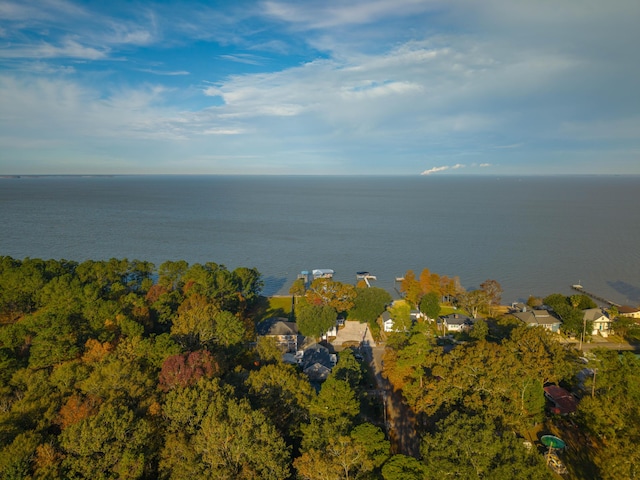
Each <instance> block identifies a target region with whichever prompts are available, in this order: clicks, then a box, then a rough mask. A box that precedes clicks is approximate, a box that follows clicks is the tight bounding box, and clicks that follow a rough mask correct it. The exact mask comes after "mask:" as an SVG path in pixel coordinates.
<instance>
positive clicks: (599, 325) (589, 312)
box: [583, 308, 612, 338]
mask: <svg viewBox="0 0 640 480" xmlns="http://www.w3.org/2000/svg"><path fill="white" fill-rule="evenodd" d="M583 315H584V316H583V319H584V321H585V322H593V330H592V333H591V334H592V335H598V334H600V336H602V337H605V338H606V337H607V336H608V335H609V333H611V323H612V321H611V319H610V318H609V316H608V315H607V313H606V312H604V311H603V310H602V309H601V308H588V309H586V310H583Z"/></svg>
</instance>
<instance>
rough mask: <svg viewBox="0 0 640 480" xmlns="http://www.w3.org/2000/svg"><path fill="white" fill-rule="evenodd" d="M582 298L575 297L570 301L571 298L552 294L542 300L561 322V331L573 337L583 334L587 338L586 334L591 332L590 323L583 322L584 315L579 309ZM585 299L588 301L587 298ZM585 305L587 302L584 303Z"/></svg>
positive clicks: (580, 296) (579, 296)
mask: <svg viewBox="0 0 640 480" xmlns="http://www.w3.org/2000/svg"><path fill="white" fill-rule="evenodd" d="M582 297H584V295H575V296H574V298H573V301H572V300H571V297H566V296H564V295H561V294H559V293H554V294H551V295H549V296H547V297H545V298H544V300H543V301H544V304H545V305H548V306H549V307H551V309H552V310H553V311H554V312H555V313H556V314H557V315H558V316H559V317H560V319H561V320H562V326H561V329H562V331H563V332H565V333H568V334H569V335H572V336H575V337H580V336H582V335H583V333H584V332H587V336H588V332H591V331H592V322H590V321H587V322H585V321H584V314H583V312H582V310H581V309H580V308H579V307H580V305H581V304H582V302H583V301H584V299H583V298H582ZM586 298H587V299H588V300H590V299H589V297H586ZM585 304H588V302H586V301H585ZM574 305H575V306H574Z"/></svg>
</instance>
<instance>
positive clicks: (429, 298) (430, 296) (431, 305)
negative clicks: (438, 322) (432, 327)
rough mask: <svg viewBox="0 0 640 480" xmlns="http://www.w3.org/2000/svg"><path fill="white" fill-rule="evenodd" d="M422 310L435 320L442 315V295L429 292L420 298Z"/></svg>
mask: <svg viewBox="0 0 640 480" xmlns="http://www.w3.org/2000/svg"><path fill="white" fill-rule="evenodd" d="M420 311H421V312H422V313H424V314H425V315H426V316H427V317H428V318H430V319H432V320H435V319H436V318H438V316H440V296H439V295H438V294H437V293H435V292H429V293H427V294H425V295H424V296H423V297H422V298H421V299H420Z"/></svg>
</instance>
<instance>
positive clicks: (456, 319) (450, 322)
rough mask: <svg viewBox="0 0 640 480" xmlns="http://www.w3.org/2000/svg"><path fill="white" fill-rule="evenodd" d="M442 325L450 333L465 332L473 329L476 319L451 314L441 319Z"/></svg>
mask: <svg viewBox="0 0 640 480" xmlns="http://www.w3.org/2000/svg"><path fill="white" fill-rule="evenodd" d="M440 321H441V324H442V325H443V326H444V328H445V329H446V330H447V331H448V332H464V331H467V330H469V329H471V327H473V324H474V319H473V318H471V317H468V316H466V315H463V314H461V313H451V314H449V315H445V316H441V317H440Z"/></svg>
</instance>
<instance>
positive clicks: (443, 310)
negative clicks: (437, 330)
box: [440, 305, 469, 316]
mask: <svg viewBox="0 0 640 480" xmlns="http://www.w3.org/2000/svg"><path fill="white" fill-rule="evenodd" d="M452 313H460V314H462V315H469V314H468V313H467V312H466V311H465V310H462V309H461V308H455V307H452V306H451V305H440V315H442V316H445V315H450V314H452Z"/></svg>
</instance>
